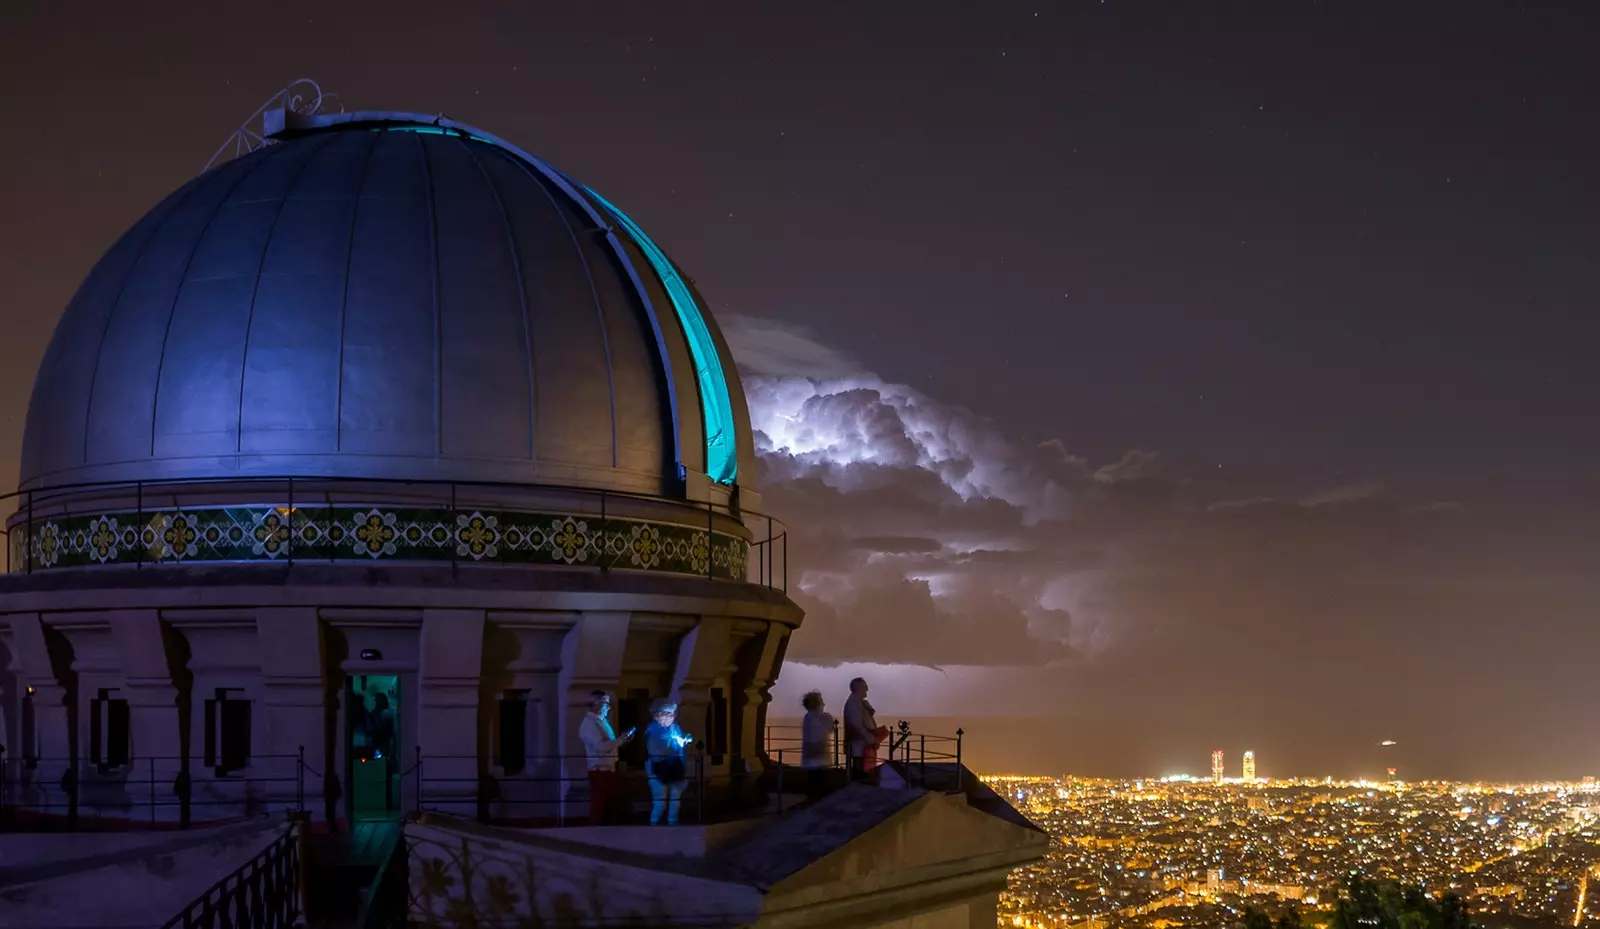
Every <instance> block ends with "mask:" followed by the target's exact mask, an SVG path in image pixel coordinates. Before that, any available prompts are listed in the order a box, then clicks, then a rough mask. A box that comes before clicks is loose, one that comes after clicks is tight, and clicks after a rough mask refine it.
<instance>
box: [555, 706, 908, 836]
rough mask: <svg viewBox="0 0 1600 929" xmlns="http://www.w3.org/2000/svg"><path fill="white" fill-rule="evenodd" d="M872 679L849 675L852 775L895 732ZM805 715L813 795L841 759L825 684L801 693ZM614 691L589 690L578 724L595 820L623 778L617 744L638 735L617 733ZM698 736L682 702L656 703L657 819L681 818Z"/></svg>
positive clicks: (651, 740)
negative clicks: (881, 715) (883, 718)
mask: <svg viewBox="0 0 1600 929" xmlns="http://www.w3.org/2000/svg"><path fill="white" fill-rule="evenodd" d="M867 691H868V687H867V682H866V680H865V679H863V678H859V677H858V678H856V679H855V680H853V681H851V682H850V696H849V697H848V698H846V700H845V702H844V739H845V742H846V744H847V747H848V751H847V753H846V764H847V765H848V768H849V772H850V777H851V779H852V780H861V779H864V778H866V777H867V776H868V775H869V774H870V773H871V772H872V771H873V770H874V769H875V768H877V767H878V763H879V762H878V747H879V746H880V745H882V744H883V742H884V740H885V739H887V738H888V737H889V729H888V728H887V727H885V726H880V725H878V720H877V717H876V714H875V712H874V710H873V708H872V704H871V703H870V702H868V700H867ZM801 705H802V706H804V708H805V711H806V715H805V720H804V722H803V723H802V725H801V732H802V734H801V752H800V763H801V767H802V768H804V769H805V770H806V772H807V777H808V787H809V790H810V792H811V793H812V794H813V795H816V794H819V793H820V792H821V790H822V783H823V780H822V779H823V772H824V771H825V770H826V769H828V768H831V767H833V766H834V764H835V757H834V748H833V738H834V730H835V728H836V726H837V721H836V720H835V719H834V718H833V716H832V715H830V714H829V713H828V712H827V707H826V704H825V702H824V701H823V698H822V694H821V692H820V691H812V692H810V693H808V694H806V695H805V697H804V698H803V699H802V700H801ZM610 717H611V695H610V694H609V693H607V692H605V691H603V690H596V691H593V692H591V693H590V694H589V712H588V714H587V715H585V716H584V718H583V722H582V723H581V724H580V725H579V727H578V737H579V739H580V740H581V741H582V742H583V749H584V755H585V760H586V761H587V766H588V773H589V822H591V823H593V824H596V825H599V824H602V823H605V822H607V821H608V813H609V811H610V809H611V806H612V801H613V800H614V798H615V797H616V794H617V790H618V787H619V784H620V781H619V779H618V773H617V754H618V750H619V749H620V748H621V747H622V746H624V745H627V744H628V743H630V742H632V741H633V740H634V738H635V737H637V735H638V732H637V730H635V729H628V730H627V731H625V732H622V733H618V732H617V731H616V729H615V728H614V727H613V726H612V723H611V718H610ZM693 742H694V737H693V736H691V735H689V734H688V733H686V732H684V731H683V729H682V728H681V727H680V726H679V725H678V705H677V704H676V703H673V702H672V701H670V700H657V701H655V703H653V704H652V705H651V707H650V724H649V726H648V727H646V729H645V732H644V748H645V765H644V770H645V777H646V779H647V780H648V781H649V784H650V824H651V825H662V824H665V825H669V826H670V825H676V824H677V822H678V809H679V807H680V806H681V803H682V799H683V789H684V787H685V786H686V785H687V784H688V782H689V766H688V757H687V749H688V746H689V745H690V744H692V743H693Z"/></svg>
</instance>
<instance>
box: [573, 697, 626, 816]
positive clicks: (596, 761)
mask: <svg viewBox="0 0 1600 929" xmlns="http://www.w3.org/2000/svg"><path fill="white" fill-rule="evenodd" d="M610 714H611V695H610V694H608V693H606V692H605V691H603V690H596V691H593V692H591V693H590V694H589V712H588V713H587V714H586V715H585V716H584V717H583V723H582V724H580V725H579V726H578V738H579V739H581V740H582V741H583V753H584V757H585V759H586V760H587V761H588V766H589V824H590V825H593V826H599V825H603V824H605V822H606V817H607V814H608V812H609V810H610V808H611V798H612V797H613V796H615V795H616V792H617V748H618V747H619V746H622V745H626V744H627V743H628V741H629V740H630V739H632V738H633V730H632V729H629V730H628V731H627V732H624V733H623V734H622V735H620V736H619V735H617V733H616V731H615V730H614V729H612V728H611V723H610V721H609V720H608V719H607V718H606V717H607V716H609V715H610Z"/></svg>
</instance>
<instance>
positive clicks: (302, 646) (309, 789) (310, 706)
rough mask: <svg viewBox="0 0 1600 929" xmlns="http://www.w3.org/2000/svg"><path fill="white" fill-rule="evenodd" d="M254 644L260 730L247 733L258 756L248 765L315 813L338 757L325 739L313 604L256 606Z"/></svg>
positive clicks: (318, 627) (324, 687)
mask: <svg viewBox="0 0 1600 929" xmlns="http://www.w3.org/2000/svg"><path fill="white" fill-rule="evenodd" d="M256 647H257V649H258V650H259V654H260V656H261V718H260V723H259V726H260V728H259V729H257V730H256V731H255V732H253V733H252V734H251V735H252V741H253V742H254V744H253V745H252V746H251V751H252V753H253V754H259V755H260V756H261V760H260V761H254V760H253V761H252V762H251V768H252V769H260V770H261V771H262V776H264V777H270V778H272V779H273V782H274V784H275V785H277V787H278V789H277V790H275V791H274V793H275V794H282V795H284V799H285V800H292V801H293V802H295V803H296V804H303V805H304V808H305V809H307V810H311V811H314V812H318V813H321V812H323V808H324V804H323V803H322V802H321V798H322V797H323V795H324V790H325V788H326V786H327V784H326V778H327V776H328V775H329V774H330V773H331V774H333V775H334V776H335V777H337V776H338V775H339V772H338V771H331V772H330V768H334V767H336V766H337V764H338V758H339V755H338V752H337V751H335V750H334V745H333V744H332V743H333V740H332V739H330V738H328V735H329V734H328V731H327V730H328V715H329V714H328V706H329V703H328V701H329V694H328V682H327V675H326V671H325V669H326V661H325V658H324V655H323V636H322V624H321V622H320V621H319V620H318V619H317V610H316V607H283V608H268V609H261V610H257V611H256ZM302 748H303V749H304V750H305V763H306V768H305V769H304V770H302V769H301V767H300V761H299V754H300V751H301V749H302ZM280 779H281V780H280ZM346 788H347V792H348V785H346Z"/></svg>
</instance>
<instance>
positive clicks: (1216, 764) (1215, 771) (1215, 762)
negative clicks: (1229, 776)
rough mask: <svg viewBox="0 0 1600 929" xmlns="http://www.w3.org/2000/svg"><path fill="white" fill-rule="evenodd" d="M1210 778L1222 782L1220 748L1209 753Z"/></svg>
mask: <svg viewBox="0 0 1600 929" xmlns="http://www.w3.org/2000/svg"><path fill="white" fill-rule="evenodd" d="M1211 780H1213V781H1215V782H1216V783H1218V784H1220V783H1222V749H1220V748H1219V749H1217V750H1216V751H1214V752H1212V753H1211Z"/></svg>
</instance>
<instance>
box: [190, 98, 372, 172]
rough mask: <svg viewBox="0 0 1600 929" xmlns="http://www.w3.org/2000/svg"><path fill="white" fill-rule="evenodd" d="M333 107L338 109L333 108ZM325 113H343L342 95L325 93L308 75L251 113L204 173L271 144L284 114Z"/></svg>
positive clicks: (220, 148) (218, 150)
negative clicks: (275, 123)
mask: <svg viewBox="0 0 1600 929" xmlns="http://www.w3.org/2000/svg"><path fill="white" fill-rule="evenodd" d="M332 107H338V109H337V110H332V109H331V108H332ZM323 112H339V113H343V112H344V105H343V104H342V103H340V102H339V96H338V95H337V94H330V93H326V92H324V91H323V89H322V86H321V85H320V84H318V83H317V82H316V81H313V80H312V79H310V78H308V77H303V78H300V79H299V80H297V81H294V82H292V83H290V84H289V85H288V86H287V87H285V88H283V89H282V90H280V91H278V92H277V93H275V94H273V95H272V96H270V97H268V98H267V102H266V103H263V104H261V106H260V107H258V108H257V109H256V111H255V112H254V113H251V114H250V118H249V119H247V120H245V121H244V124H243V125H241V126H240V127H239V128H238V129H235V130H234V131H233V135H231V136H229V137H228V140H227V141H226V142H223V143H222V145H221V146H219V147H218V148H217V150H216V153H215V154H213V155H212V156H211V160H210V161H207V162H206V166H205V168H204V169H202V171H201V173H204V172H205V171H210V170H211V169H212V168H213V167H215V166H216V165H217V163H218V162H222V161H232V160H233V159H235V158H238V157H240V156H242V155H248V154H250V153H251V152H253V151H256V150H257V149H261V148H265V147H266V146H268V145H270V144H272V138H273V136H274V135H275V134H276V133H275V130H274V126H273V125H272V124H273V122H275V121H276V122H277V124H278V125H277V130H280V131H281V129H282V125H283V123H282V120H283V118H284V117H283V115H282V114H286V113H294V114H297V115H300V116H316V115H317V114H319V113H323ZM230 150H231V153H230Z"/></svg>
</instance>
